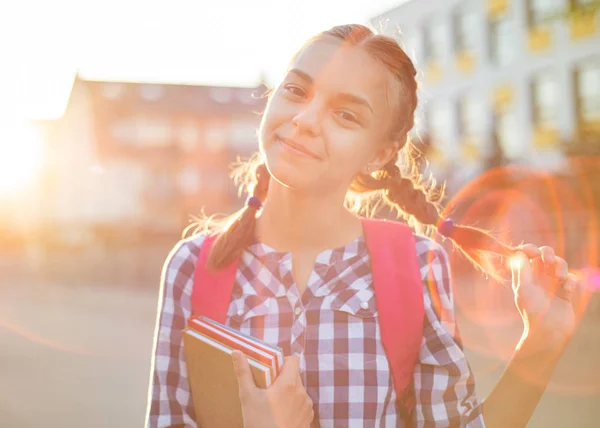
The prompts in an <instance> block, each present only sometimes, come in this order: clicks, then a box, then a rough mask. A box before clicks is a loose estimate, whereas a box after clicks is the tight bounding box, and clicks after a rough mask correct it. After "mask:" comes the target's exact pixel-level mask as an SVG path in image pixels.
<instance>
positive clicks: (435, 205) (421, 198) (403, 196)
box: [382, 160, 516, 280]
mask: <svg viewBox="0 0 600 428" xmlns="http://www.w3.org/2000/svg"><path fill="white" fill-rule="evenodd" d="M383 171H384V173H383V174H382V176H383V177H385V179H386V188H385V189H384V190H383V197H384V199H385V201H386V202H387V203H388V204H389V205H390V206H392V207H393V208H395V209H396V210H397V211H398V213H399V214H400V215H401V216H404V217H405V218H406V219H407V220H408V222H409V223H410V224H411V225H412V226H416V227H417V229H418V228H421V229H423V228H425V229H427V230H428V231H432V230H436V229H437V228H438V227H439V226H440V225H441V224H442V222H443V221H444V219H443V217H442V216H441V206H440V205H441V199H442V198H443V196H444V192H443V189H442V190H441V191H440V190H438V189H435V182H434V183H433V185H432V186H426V185H425V184H423V183H422V182H421V181H422V176H421V175H420V174H415V173H414V171H413V174H412V176H409V177H403V176H402V174H401V172H400V168H398V166H397V165H396V163H395V160H392V161H390V162H389V163H388V164H386V165H385V166H384V167H383ZM446 238H448V239H450V240H451V241H452V242H453V243H454V244H455V245H456V246H457V247H458V248H459V249H460V251H461V252H462V253H463V254H464V255H465V256H466V257H467V259H469V260H470V261H471V262H472V263H473V264H474V265H475V267H476V268H478V269H480V270H482V271H485V272H488V273H490V274H491V275H492V276H493V277H494V278H496V279H498V280H500V279H501V278H500V277H499V276H497V275H496V274H495V273H494V272H489V271H490V269H489V267H485V265H486V263H485V261H484V258H483V254H482V253H481V252H482V251H491V252H494V253H497V254H500V255H502V256H510V255H512V254H514V252H515V251H516V248H513V247H510V246H508V245H506V244H503V243H502V242H500V241H498V240H497V239H495V238H494V237H493V236H491V235H490V234H489V233H487V232H485V231H483V230H481V229H478V228H475V227H470V226H454V227H453V228H452V231H451V232H450V233H449V234H447V235H446Z"/></svg>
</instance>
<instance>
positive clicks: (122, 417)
mask: <svg viewBox="0 0 600 428" xmlns="http://www.w3.org/2000/svg"><path fill="white" fill-rule="evenodd" d="M156 299H157V290H122V289H116V288H110V287H85V286H81V287H64V286H57V285H48V284H47V285H22V284H16V283H15V284H12V285H10V286H9V285H7V284H3V285H1V286H0V344H1V345H0V379H1V380H0V427H1V428H30V427H31V428H33V427H39V426H44V427H47V428H54V427H67V428H70V427H85V428H120V427H123V428H125V427H128V428H130V427H142V426H143V420H144V414H145V407H146V396H147V389H148V378H149V370H150V360H149V357H150V352H151V347H152V334H153V330H154V323H155V316H156V303H157V300H156ZM460 326H461V331H462V333H463V338H464V341H465V344H466V347H467V356H468V358H469V361H470V363H471V366H472V367H473V369H474V371H475V375H476V378H477V382H478V395H479V396H480V397H485V396H486V395H487V394H488V393H489V391H491V389H492V387H493V385H494V383H495V382H496V380H497V378H498V376H499V375H500V374H501V372H502V369H503V367H504V365H505V364H506V361H507V359H508V354H509V352H508V351H507V350H509V349H510V347H511V346H514V343H513V342H514V341H515V340H516V339H518V336H515V334H516V333H518V332H517V330H515V329H514V328H508V329H506V328H505V326H502V327H498V326H497V325H496V326H493V325H492V326H490V325H485V323H484V324H482V323H481V322H479V321H478V320H473V319H469V317H468V316H463V317H462V318H461V320H460ZM583 327H584V328H581V329H580V331H579V332H578V333H577V335H576V337H575V338H574V340H573V342H572V344H571V346H570V347H569V349H568V350H567V353H566V354H565V357H564V358H563V360H562V361H561V364H560V367H559V368H558V370H557V373H556V375H555V378H554V379H553V384H552V385H551V388H549V390H548V391H547V393H546V395H545V396H544V398H543V400H542V402H541V403H540V405H539V406H538V409H537V410H536V413H535V415H534V417H533V419H532V421H531V423H530V424H529V426H530V427H534V428H537V427H540V428H541V427H550V428H553V427H582V428H586V427H589V428H592V427H598V426H600V422H599V421H600V370H599V368H600V367H599V366H600V319H598V318H597V317H596V318H592V319H590V320H588V321H586V323H585V325H584V326H583ZM501 330H502V331H501ZM491 338H494V339H491ZM494 344H495V345H494ZM490 346H491V347H490ZM507 411H510V409H507Z"/></svg>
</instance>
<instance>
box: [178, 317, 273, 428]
mask: <svg viewBox="0 0 600 428" xmlns="http://www.w3.org/2000/svg"><path fill="white" fill-rule="evenodd" d="M183 346H184V353H185V360H186V365H187V371H188V381H189V385H190V390H191V393H192V397H193V402H194V410H195V412H196V422H197V423H198V426H199V427H201V428H221V427H222V428H237V427H239V428H243V426H244V424H243V419H242V410H241V403H240V399H239V391H238V383H237V376H236V374H235V371H234V368H233V360H232V358H231V354H232V352H233V351H234V350H239V351H241V352H243V353H244V354H245V355H246V357H247V359H248V363H249V365H250V369H251V371H252V375H253V377H254V382H255V383H256V385H257V386H258V387H260V388H268V387H269V386H270V385H271V384H272V383H273V381H274V380H275V379H276V378H277V376H278V375H279V372H280V371H281V368H282V367H283V352H282V350H281V348H279V347H277V346H273V345H270V344H268V343H265V342H263V341H261V340H259V339H256V338H254V337H252V336H248V335H245V334H243V333H241V332H239V331H237V330H234V329H232V328H230V327H227V326H225V325H223V324H220V323H218V322H216V321H213V320H211V319H208V318H206V317H203V316H192V317H190V319H189V320H188V326H187V328H186V329H184V330H183Z"/></svg>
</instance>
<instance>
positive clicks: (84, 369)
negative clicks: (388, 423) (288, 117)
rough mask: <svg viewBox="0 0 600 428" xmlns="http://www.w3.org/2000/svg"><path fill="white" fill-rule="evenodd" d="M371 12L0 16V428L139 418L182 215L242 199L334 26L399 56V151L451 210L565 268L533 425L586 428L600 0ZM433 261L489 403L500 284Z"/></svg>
mask: <svg viewBox="0 0 600 428" xmlns="http://www.w3.org/2000/svg"><path fill="white" fill-rule="evenodd" d="M366 3H367V2H361V1H358V0H354V1H344V0H328V1H326V2H323V1H317V0H308V1H304V2H302V3H301V4H300V3H299V2H291V1H288V0H280V1H275V0H272V1H270V0H255V1H251V2H243V1H241V0H224V1H221V2H218V3H217V2H193V1H191V0H178V1H175V2H171V3H169V4H168V5H167V3H164V2H160V3H159V2H152V1H145V2H142V1H136V0H128V1H122V2H119V3H117V2H114V1H105V2H91V1H88V2H81V1H79V2H72V1H68V0H59V1H56V2H41V1H23V2H19V3H18V4H15V5H2V6H1V9H0V10H1V11H2V12H1V13H0V40H2V45H3V49H2V52H3V57H4V59H5V60H7V61H5V62H4V64H6V65H4V67H3V70H2V71H1V72H0V73H1V74H2V79H0V90H1V91H2V92H1V94H2V95H1V96H0V378H1V379H2V381H0V426H1V427H8V428H12V427H34V426H39V425H44V426H48V427H130V426H141V425H142V424H143V418H144V412H145V406H146V394H147V387H148V379H149V369H150V353H151V346H152V334H153V329H154V323H155V317H156V309H157V297H158V285H159V276H160V271H161V268H162V264H163V262H164V260H165V258H166V256H167V255H168V253H169V251H170V249H171V248H172V247H173V245H174V244H175V243H176V242H177V241H178V240H179V239H180V238H181V236H182V231H183V229H184V228H185V227H186V226H187V225H188V224H189V223H190V218H191V216H193V215H198V214H201V213H202V212H204V213H206V214H215V213H228V212H231V211H233V210H235V209H237V208H238V207H240V206H241V204H242V202H243V201H242V200H241V199H240V198H239V197H238V194H237V189H235V187H234V185H233V183H232V182H231V180H230V179H229V172H230V165H231V163H232V162H234V161H236V159H237V158H238V157H242V158H244V157H248V156H250V155H251V154H252V153H253V152H254V151H255V150H256V148H257V139H256V128H257V126H258V123H259V121H260V112H261V111H262V109H263V108H264V105H265V102H266V99H265V97H264V95H265V93H266V91H267V90H268V88H270V87H272V85H274V84H276V83H277V79H278V78H279V76H280V75H281V72H282V71H283V69H284V67H285V65H286V63H287V61H288V60H289V59H290V58H291V56H292V55H293V53H294V52H295V51H296V49H297V48H299V47H300V46H301V44H302V43H303V41H304V40H305V39H306V38H308V37H310V36H311V35H313V34H314V33H316V32H319V31H322V30H324V29H327V28H329V27H330V26H333V25H336V24H343V23H348V22H358V23H366V24H369V25H371V26H373V27H375V28H376V29H378V30H381V31H383V32H384V33H386V34H389V35H391V36H393V37H395V38H396V39H397V40H398V41H399V42H400V43H401V44H402V46H403V47H404V48H405V50H406V51H407V52H408V53H409V55H410V56H411V58H412V59H413V61H414V62H415V64H416V67H417V69H418V70H419V76H418V79H419V82H420V92H419V97H420V107H419V110H418V112H417V125H416V126H415V129H414V131H413V133H412V138H413V140H414V141H415V142H416V143H417V145H418V146H419V147H420V148H421V149H422V150H423V151H424V152H425V154H426V156H427V159H428V160H429V164H428V165H425V164H424V166H423V167H424V168H425V167H427V170H425V169H424V172H427V173H429V172H431V173H433V174H434V175H435V177H436V178H437V179H438V180H439V181H446V183H447V190H448V206H449V210H451V212H452V216H453V218H455V219H456V220H457V221H459V222H463V223H468V224H475V225H478V226H481V227H485V228H489V229H491V230H492V231H493V232H494V233H495V234H496V235H498V236H499V237H501V238H502V239H505V240H507V241H510V242H512V243H515V244H516V243H520V242H522V241H525V242H532V243H535V244H538V245H551V246H553V247H554V248H555V249H556V251H557V253H559V254H560V255H561V256H563V257H564V258H566V259H567V260H568V261H569V264H570V266H571V267H572V268H573V270H574V271H576V272H577V273H578V274H579V276H580V278H581V280H582V284H583V287H582V291H581V292H580V293H579V294H578V295H577V296H576V299H575V304H576V308H577V310H578V312H579V313H580V314H581V316H582V321H581V325H580V328H579V330H578V331H577V334H576V336H575V337H574V339H573V341H572V343H571V345H570V346H569V348H568V350H567V352H566V354H565V356H564V358H563V360H562V361H561V364H560V366H559V368H558V370H557V372H556V374H555V376H554V378H553V381H552V383H551V385H550V387H549V388H548V391H547V392H546V395H545V396H544V398H543V400H542V402H541V404H540V406H539V407H538V409H537V410H536V413H535V415H534V417H533V419H532V421H531V424H530V426H532V427H597V426H598V425H599V422H598V421H599V420H600V407H599V406H598V403H600V367H599V366H600V297H599V296H600V293H599V292H600V269H599V261H600V255H599V249H598V247H599V246H600V234H599V233H598V222H599V221H600V22H599V14H600V12H598V9H599V8H600V2H599V1H597V0H587V1H586V0H512V1H511V0H462V1H459V0H446V1H444V2H440V1H436V0H411V1H400V0H372V1H371V2H370V3H369V4H366ZM451 255H452V256H451V257H452V259H453V260H452V262H453V270H454V271H453V274H454V277H455V278H454V288H455V294H456V305H457V310H458V313H459V316H460V318H459V323H460V324H459V326H460V329H461V331H462V334H463V340H464V342H465V349H466V352H467V356H468V358H469V361H470V362H471V365H472V367H473V369H474V371H475V374H476V377H477V381H478V392H479V394H478V395H479V396H480V397H481V398H484V397H485V396H486V395H487V394H488V393H489V392H490V391H491V388H492V387H493V385H494V382H495V381H496V380H497V378H498V376H499V375H500V373H501V372H502V369H503V368H504V366H505V364H506V362H507V359H508V358H509V356H510V353H511V352H512V349H514V346H515V344H516V342H517V340H518V338H519V333H520V331H519V329H520V324H519V323H520V321H519V318H518V314H517V313H516V310H515V309H514V304H513V302H512V291H511V290H510V289H507V288H506V287H504V286H501V285H499V284H495V283H494V282H492V281H490V280H488V279H486V278H483V277H481V276H480V275H477V274H476V273H474V272H473V271H472V270H471V268H470V267H469V266H468V264H466V263H465V262H464V260H461V259H460V258H458V256H455V253H451ZM523 375H524V376H526V374H523ZM507 411H508V409H507Z"/></svg>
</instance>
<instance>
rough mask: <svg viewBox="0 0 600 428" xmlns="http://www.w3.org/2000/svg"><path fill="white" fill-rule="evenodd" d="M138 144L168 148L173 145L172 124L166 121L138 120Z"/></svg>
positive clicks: (157, 119)
mask: <svg viewBox="0 0 600 428" xmlns="http://www.w3.org/2000/svg"><path fill="white" fill-rule="evenodd" d="M136 131H137V143H138V144H140V145H148V146H166V145H169V144H170V143H171V124H170V123H169V121H168V120H166V119H161V118H156V119H147V118H138V119H137V121H136Z"/></svg>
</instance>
